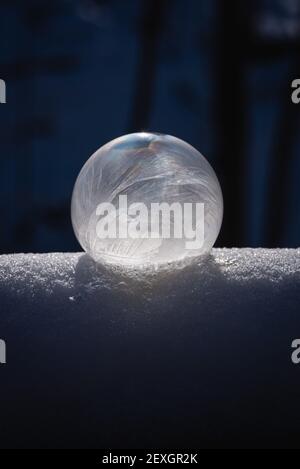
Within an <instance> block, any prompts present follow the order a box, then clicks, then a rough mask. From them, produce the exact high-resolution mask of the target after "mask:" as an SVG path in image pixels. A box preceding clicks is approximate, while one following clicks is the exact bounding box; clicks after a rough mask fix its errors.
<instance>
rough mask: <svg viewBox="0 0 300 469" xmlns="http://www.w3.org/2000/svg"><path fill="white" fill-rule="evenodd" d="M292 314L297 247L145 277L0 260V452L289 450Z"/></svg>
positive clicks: (34, 257) (78, 259) (297, 322)
mask: <svg viewBox="0 0 300 469" xmlns="http://www.w3.org/2000/svg"><path fill="white" fill-rule="evenodd" d="M299 305H300V249H277V250H267V249H213V250H212V253H211V255H210V256H209V257H208V258H206V259H203V260H198V261H197V262H194V263H193V264H192V265H179V264H177V265H173V264H172V265H169V266H167V267H164V268H163V269H157V270H155V269H152V270H149V269H148V270H147V271H145V270H142V269H135V270H126V269H125V268H117V267H112V266H105V265H96V264H95V263H94V261H92V260H91V259H90V258H89V257H88V256H87V255H86V254H84V253H51V254H15V255H3V256H0V338H1V339H4V340H5V341H6V345H7V363H6V364H5V365H0V376H1V382H0V388H1V389H0V392H1V402H0V405H1V406H2V407H1V425H2V426H1V428H2V429H0V441H1V443H0V445H3V446H4V447H34V448H37V447H42V448H45V447H51V448H54V447H56V448H57V447H62V448H64V447H65V448H69V447H70V448H73V447H83V448H84V447H86V448H87V447H92V448H105V447H110V448H134V447H135V448H145V447H147V446H151V447H157V448H158V447H160V448H161V447H164V446H165V447H167V446H169V447H175V448H180V447H184V446H185V447H199V446H203V447H205V446H210V445H219V446H226V447H227V446H230V445H231V447H232V446H234V447H235V446H249V445H250V446H251V444H255V445H258V446H259V445H266V444H267V445H269V446H276V445H277V446H278V445H279V446H280V445H281V446H291V445H292V444H293V435H294V437H295V438H296V435H298V433H299V430H298V422H299V420H300V407H299V403H298V400H299V399H298V395H299V386H300V375H299V370H300V368H299V369H297V366H295V365H293V364H292V362H291V359H290V355H291V342H292V340H293V339H295V338H298V337H300V310H299ZM2 378H3V379H2Z"/></svg>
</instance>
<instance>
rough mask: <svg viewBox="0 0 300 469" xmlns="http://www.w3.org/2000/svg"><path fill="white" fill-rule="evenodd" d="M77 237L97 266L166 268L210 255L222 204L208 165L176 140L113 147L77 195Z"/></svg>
mask: <svg viewBox="0 0 300 469" xmlns="http://www.w3.org/2000/svg"><path fill="white" fill-rule="evenodd" d="M71 216H72V223H73V228H74V231H75V234H76V237H77V239H78V241H79V243H80V244H81V246H82V247H83V249H84V250H85V251H86V252H87V253H88V254H89V255H90V256H91V257H92V258H93V259H94V260H96V261H101V262H110V263H115V264H135V265H143V264H149V263H150V264H161V263H166V262H172V261H178V260H182V259H185V258H193V257H195V256H199V255H202V254H207V253H208V252H209V251H210V249H211V248H212V246H213V245H214V243H215V241H216V238H217V236H218V233H219V230H220V227H221V223H222V216H223V198H222V192H221V188H220V185H219V182H218V179H217V177H216V175H215V173H214V171H213V169H212V167H211V166H210V165H209V163H208V162H207V161H206V159H205V158H204V157H203V156H202V155H201V154H200V153H199V152H198V151H197V150H195V148H193V147H192V146H191V145H189V144H187V143H186V142H184V141H182V140H180V139H178V138H176V137H172V136H170V135H161V134H153V133H146V132H142V133H135V134H129V135H124V136H122V137H120V138H117V139H115V140H112V141H111V142H109V143H107V144H106V145H104V146H102V147H101V148H100V149H99V150H97V151H96V152H95V153H94V154H93V155H92V156H91V157H90V158H89V160H88V161H87V162H86V163H85V165H84V166H83V168H82V170H81V171H80V173H79V176H78V178H77V180H76V183H75V186H74V191H73V195H72V207H71Z"/></svg>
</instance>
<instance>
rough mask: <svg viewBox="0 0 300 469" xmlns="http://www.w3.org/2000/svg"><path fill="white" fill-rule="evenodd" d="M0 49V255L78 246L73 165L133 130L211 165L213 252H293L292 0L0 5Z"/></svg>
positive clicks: (296, 150) (296, 126)
mask: <svg viewBox="0 0 300 469" xmlns="http://www.w3.org/2000/svg"><path fill="white" fill-rule="evenodd" d="M0 44H1V55H0V78H1V79H4V80H5V81H6V85H7V104H5V105H4V104H1V105H0V125H1V127H0V165H1V171H0V210H1V225H0V252H1V253H10V252H20V251H22V252H28V251H35V252H43V251H73V250H78V249H79V245H78V244H77V241H76V239H75V236H74V234H73V230H72V227H71V222H70V198H71V193H72V188H73V185H74V182H75V179H76V177H77V174H78V172H79V170H80V169H81V167H82V165H83V163H84V162H85V161H86V159H87V158H88V157H89V156H90V155H91V154H92V153H93V152H94V151H95V150H96V149H97V148H98V147H100V146H102V145H103V144H104V143H106V142H107V141H109V140H111V139H113V138H115V137H118V136H120V135H122V134H125V133H130V132H134V131H139V130H150V131H156V132H161V133H168V134H172V135H175V136H177V137H179V138H182V139H183V140H186V141H187V142H189V143H190V144H192V145H193V146H195V147H196V148H197V149H198V150H199V151H200V152H201V153H203V154H204V156H205V157H206V158H207V159H208V160H209V161H210V163H211V164H212V166H213V167H214V169H215V171H216V173H217V175H218V177H219V180H220V183H221V186H222V189H223V195H224V203H225V214H224V222H223V227H222V231H221V234H220V236H219V239H218V241H217V245H218V246H228V247H230V246H252V247H256V246H265V247H284V246H285V247H296V246H299V244H300V243H299V239H300V197H299V195H300V184H299V174H300V132H299V131H300V103H299V105H296V104H293V103H292V101H291V93H292V89H291V82H292V80H293V79H295V78H300V1H299V0H257V1H255V0H253V1H251V2H241V1H237V0H231V1H228V0H227V1H226V0H52V1H51V2H49V1H42V0H39V1H31V0H26V2H24V1H22V0H6V1H5V0H0Z"/></svg>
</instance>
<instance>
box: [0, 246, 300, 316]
mask: <svg viewBox="0 0 300 469" xmlns="http://www.w3.org/2000/svg"><path fill="white" fill-rule="evenodd" d="M299 284H300V249H277V250H276V249H275V250H268V249H213V250H212V254H211V255H210V256H208V257H207V258H204V259H200V260H199V259H198V260H197V261H195V262H194V263H192V264H187V265H185V264H169V265H167V266H165V267H161V268H157V269H155V268H152V269H151V268H147V270H143V269H142V268H141V269H136V268H135V269H133V268H131V269H129V268H125V267H116V266H110V265H101V264H96V263H95V262H94V261H93V260H92V259H91V258H90V257H89V256H87V255H86V254H84V253H49V254H14V255H2V256H0V295H1V298H2V304H3V302H5V304H6V307H7V308H8V310H10V300H11V299H13V301H14V302H17V301H18V300H19V301H21V302H22V306H21V309H22V308H23V307H25V305H28V306H30V308H31V311H32V313H34V311H35V310H38V309H39V307H40V306H41V303H42V304H43V308H44V307H46V308H47V309H48V310H51V307H52V306H51V305H52V304H54V305H55V306H56V307H57V308H58V309H59V310H60V312H61V313H62V314H64V315H67V314H70V313H72V311H74V310H78V309H81V310H84V311H85V312H86V313H87V312H88V311H90V312H91V313H94V312H95V309H97V311H98V313H100V312H101V308H100V310H99V305H100V304H102V306H103V309H104V306H105V304H104V303H105V301H106V299H107V293H108V292H111V295H110V298H109V302H110V304H111V303H114V305H115V306H116V307H118V309H119V310H121V311H122V310H124V309H126V310H127V308H128V304H126V302H125V303H123V302H122V300H125V299H126V300H130V299H132V298H134V299H135V301H137V302H141V304H143V308H142V309H143V310H145V309H146V310H147V311H148V312H149V311H151V310H153V312H155V311H156V309H157V304H156V302H158V301H159V302H160V304H161V308H162V305H163V309H164V310H166V309H168V310H170V309H172V310H173V309H174V308H175V309H176V304H177V301H178V300H179V298H181V297H184V298H185V299H186V300H187V301H189V304H190V306H191V305H192V306H193V308H194V309H193V313H195V312H196V309H195V308H197V306H199V305H201V306H202V305H203V301H205V302H206V303H207V302H208V303H207V305H206V309H205V313H208V312H209V311H211V312H212V313H216V312H217V311H218V310H219V309H220V308H221V309H222V311H224V308H229V309H232V307H233V306H234V305H235V303H239V302H241V303H243V304H244V303H245V305H248V309H250V310H251V308H252V306H253V303H256V302H257V301H259V300H266V299H267V298H268V299H269V300H270V301H271V303H270V301H268V304H264V311H265V309H266V308H267V309H269V310H270V311H274V306H276V303H275V298H273V299H272V298H271V297H270V295H272V294H273V293H275V294H276V293H278V292H281V293H282V292H285V294H286V295H288V294H290V297H291V298H293V295H294V294H295V293H296V292H297V290H298V288H299ZM144 300H146V304H144V303H143V301H144ZM173 300H174V304H173V303H172V301H173ZM153 301H154V302H153ZM99 302H100V303H99ZM44 303H46V305H45V304H44ZM161 308H160V309H161ZM134 309H136V305H135V306H134ZM202 309H203V307H202ZM276 309H277V308H276ZM8 310H7V311H6V313H7V312H8ZM15 312H16V311H15ZM157 312H158V311H157ZM39 313H40V314H42V311H39ZM177 313H178V312H177ZM175 314H176V313H175ZM2 319H3V318H2Z"/></svg>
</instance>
